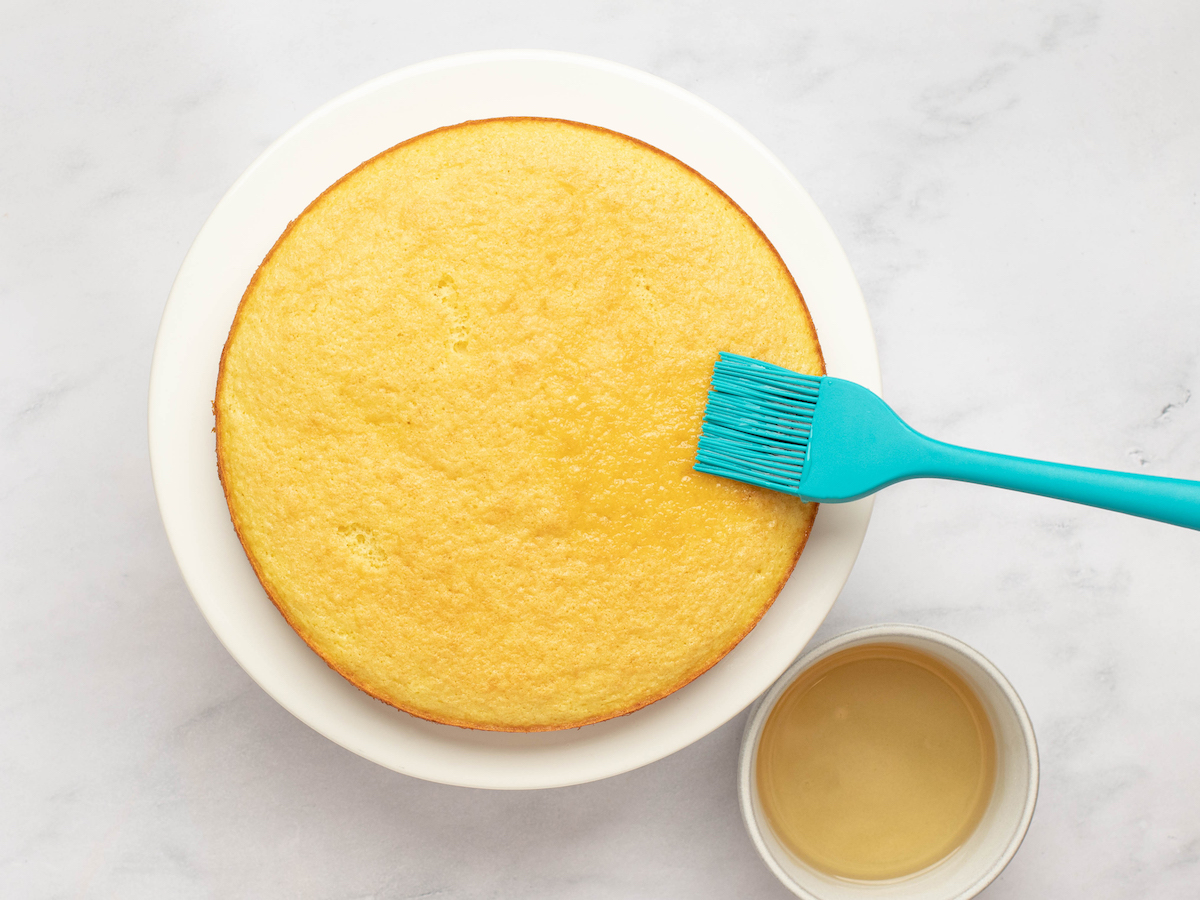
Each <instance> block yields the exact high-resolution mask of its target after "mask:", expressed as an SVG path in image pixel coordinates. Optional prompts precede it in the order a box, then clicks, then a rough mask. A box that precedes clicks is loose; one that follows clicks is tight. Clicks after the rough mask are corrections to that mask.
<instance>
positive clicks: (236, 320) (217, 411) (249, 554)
mask: <svg viewBox="0 0 1200 900" xmlns="http://www.w3.org/2000/svg"><path fill="white" fill-rule="evenodd" d="M482 122H561V123H563V124H566V125H573V126H577V127H581V128H589V129H591V130H593V131H599V132H603V133H605V134H610V135H614V136H616V137H618V138H621V139H623V140H625V141H628V142H630V143H631V144H637V145H639V146H641V147H644V148H646V149H647V150H650V151H652V152H653V153H657V154H658V155H659V156H663V157H666V158H667V159H669V160H671V161H672V162H674V163H676V164H677V165H680V166H683V168H685V169H686V170H687V171H689V172H691V173H692V174H693V175H695V176H696V177H697V178H699V179H700V180H701V181H703V182H704V183H705V184H707V185H708V186H709V187H711V188H712V189H713V190H714V191H716V192H717V193H718V194H720V195H721V196H722V197H724V198H725V200H726V201H727V202H728V203H729V205H730V206H732V207H733V208H734V209H736V210H737V211H738V212H739V213H741V214H742V216H744V217H745V219H746V221H747V222H749V223H750V225H751V226H752V227H753V228H754V230H755V231H757V232H758V235H759V237H761V238H762V239H763V241H765V242H766V245H767V246H768V247H769V248H770V249H771V252H772V253H774V254H775V258H776V259H778V260H779V263H780V265H782V266H783V270H784V272H786V273H787V277H788V280H789V281H790V282H791V284H792V287H793V288H795V290H796V295H797V296H798V297H799V298H800V308H801V310H802V311H803V312H804V316H805V318H806V319H808V324H809V328H811V329H812V333H813V335H814V336H815V335H816V333H817V329H816V326H815V325H814V324H813V320H812V315H811V314H810V313H809V311H808V305H807V304H806V303H805V302H804V295H803V294H802V293H801V292H800V287H799V285H797V284H796V279H795V278H793V277H792V273H791V270H790V269H788V267H787V263H785V262H784V260H783V257H782V256H780V255H779V251H778V250H776V249H775V245H774V244H772V243H771V239H770V238H768V237H767V236H766V234H764V233H763V230H762V229H761V228H759V227H758V223H757V222H755V221H754V220H753V219H752V218H751V217H750V216H749V214H747V212H746V211H745V210H744V209H742V208H741V207H740V206H739V205H738V204H737V203H736V202H735V201H734V199H733V198H732V197H730V196H729V195H728V194H726V193H725V192H724V191H723V190H721V188H720V187H718V186H717V185H715V184H713V182H711V181H709V180H708V179H707V178H705V177H704V176H703V175H702V174H701V173H699V172H697V171H696V170H695V169H693V168H692V167H691V166H689V165H688V164H687V163H685V162H683V161H681V160H679V159H676V158H675V157H674V156H672V155H671V154H669V153H667V152H666V151H664V150H660V149H659V148H658V147H655V146H653V145H652V144H647V143H646V142H645V141H640V140H638V139H637V138H634V137H630V136H629V135H627V134H622V133H621V132H619V131H613V130H612V129H609V128H602V127H601V126H599V125H589V124H587V123H586V122H574V121H571V120H570V119H554V118H546V117H541V116H499V117H497V118H493V119H470V120H467V121H465V122H459V123H458V124H457V125H444V126H443V127H441V128H435V129H433V130H432V131H426V132H423V133H421V134H418V135H416V136H415V137H411V138H409V139H408V140H406V141H401V142H400V143H398V144H396V145H395V146H392V147H389V148H388V149H386V150H384V151H382V152H381V153H377V154H376V155H375V156H372V157H371V158H370V159H368V160H366V161H365V162H363V163H362V164H361V165H359V166H357V167H355V168H354V169H352V170H351V171H349V172H347V173H346V174H345V175H343V176H342V177H341V178H339V179H338V180H337V181H335V182H334V183H333V184H331V185H330V186H329V187H327V188H326V189H325V190H324V191H322V192H321V194H320V195H319V196H317V197H316V198H315V199H314V200H313V201H312V202H311V203H309V204H308V206H306V207H305V208H304V210H303V212H301V213H300V215H298V216H296V218H295V219H292V221H290V222H289V223H288V226H287V228H285V229H284V231H283V234H281V235H280V236H279V239H278V240H276V241H275V243H274V244H273V245H272V246H271V249H270V251H269V252H268V253H267V255H266V256H264V257H263V261H262V262H261V263H259V266H258V268H257V269H255V271H254V276H253V277H252V278H251V279H250V283H249V284H248V285H247V286H246V290H245V292H244V293H243V294H242V299H241V300H240V301H239V302H238V308H237V313H236V314H235V315H234V317H233V324H232V325H231V326H230V328H229V337H228V338H226V340H225V346H224V348H223V349H222V350H221V364H220V367H219V368H218V370H217V385H216V387H217V390H216V396H215V398H214V399H213V404H212V410H213V418H214V421H215V425H214V428H213V430H214V431H215V432H216V435H217V475H218V477H219V478H220V479H221V488H222V490H223V491H224V493H225V504H226V506H227V507H228V508H229V518H230V520H231V521H232V522H233V529H234V531H235V532H237V536H238V540H239V541H240V542H241V544H242V549H243V550H244V551H245V553H246V558H247V559H248V560H249V561H250V565H251V567H252V568H253V569H254V574H255V575H256V576H258V581H259V584H261V585H262V588H263V590H264V591H266V594H267V596H268V597H269V598H270V599H271V602H272V603H273V604H275V608H276V609H278V610H279V613H280V615H282V616H283V618H284V620H285V621H286V622H287V623H288V625H290V626H291V627H292V630H293V631H295V632H296V634H298V635H300V637H301V638H302V639H303V640H304V642H305V643H306V644H308V646H309V647H310V648H311V649H312V651H313V652H314V653H316V654H317V655H318V656H319V657H321V659H323V660H324V661H325V664H326V665H328V666H329V668H331V669H333V670H334V671H335V672H337V673H338V674H339V675H341V676H342V677H343V678H345V679H346V680H347V681H349V682H350V683H351V684H352V685H354V686H355V687H356V688H358V689H359V690H360V691H362V692H363V693H365V694H369V695H370V696H372V697H374V698H375V699H376V700H379V701H380V702H382V703H386V704H387V705H388V706H391V707H394V708H395V709H399V710H401V711H402V712H406V713H409V714H410V715H413V716H416V717H417V718H420V719H426V720H428V721H430V722H437V723H439V724H441V725H455V726H458V727H460V728H471V729H475V730H479V731H507V732H535V731H563V730H566V729H568V728H582V727H583V726H584V725H594V724H596V723H597V722H604V721H606V720H608V719H615V718H617V717H618V716H627V715H629V714H630V713H634V712H637V711H638V710H639V709H642V708H643V707H646V706H649V705H650V704H651V703H654V702H656V701H658V700H661V699H663V698H664V697H667V696H669V695H670V694H673V693H675V691H677V690H679V689H680V688H682V687H684V686H685V685H687V684H690V683H691V682H692V681H695V680H696V679H697V678H699V677H700V676H701V675H703V674H704V673H705V672H707V671H708V670H709V669H711V668H712V667H713V666H715V665H716V664H717V663H719V662H720V661H721V660H722V659H724V658H725V656H726V655H727V654H728V653H729V652H730V651H731V650H733V648H734V647H736V646H737V645H738V644H740V643H741V642H742V640H743V638H745V637H746V635H748V634H749V633H750V632H751V631H752V630H753V629H754V627H755V626H756V625H757V624H758V623H759V621H760V620H761V619H762V617H763V616H764V615H766V613H767V610H768V609H770V608H771V606H772V605H774V603H775V600H776V598H777V597H778V596H779V592H780V591H782V590H783V587H784V585H785V584H787V581H788V579H789V578H790V577H791V575H792V572H793V571H794V570H795V568H796V563H798V562H799V561H800V554H801V553H803V552H804V547H805V545H806V544H807V543H808V537H809V535H810V534H811V533H812V523H813V521H815V519H816V512H815V510H814V513H813V518H812V519H810V520H809V524H808V528H806V529H805V531H804V534H803V536H802V537H801V539H800V544H799V546H798V547H797V548H796V555H795V556H794V557H793V558H792V564H791V565H790V566H788V569H787V572H785V573H784V576H783V578H782V579H780V582H779V586H778V587H777V588H776V589H775V593H774V594H772V595H771V599H770V600H768V601H767V602H766V603H764V604H763V606H762V609H761V610H759V613H758V615H757V616H755V617H754V620H753V621H752V622H751V623H750V624H749V625H748V626H747V627H746V629H745V630H744V631H743V632H742V633H741V634H739V635H738V636H737V638H736V639H734V640H733V641H731V642H730V644H729V645H728V646H727V647H725V649H723V650H721V651H720V652H719V653H717V654H716V655H715V656H714V657H713V658H712V659H711V660H709V661H708V662H706V663H704V664H703V665H701V666H699V667H698V668H697V669H696V670H695V671H694V672H692V673H690V674H688V675H686V676H684V677H683V678H682V679H681V680H680V681H679V682H678V683H677V684H674V685H672V686H671V687H669V688H667V689H666V690H664V691H662V693H660V694H657V695H655V696H653V697H651V698H649V699H647V700H643V701H641V702H639V703H635V704H633V705H632V706H629V707H627V708H625V709H619V710H616V711H615V712H610V713H604V714H602V715H598V716H592V717H590V718H587V719H581V720H578V721H573V722H566V723H563V724H558V725H495V724H481V723H479V722H469V721H460V720H455V719H449V718H443V717H441V716H437V715H434V714H432V713H429V712H425V711H422V710H419V709H411V708H409V707H407V706H404V705H402V704H399V703H393V702H392V701H390V700H385V699H384V698H383V697H380V696H378V695H377V694H375V693H373V692H372V691H371V689H370V688H368V687H367V686H366V685H364V684H361V683H360V682H359V681H358V680H357V679H356V678H355V677H354V676H353V675H352V674H351V673H350V672H347V671H344V670H343V669H341V668H339V667H338V666H337V665H336V664H335V663H334V662H332V661H331V660H330V659H329V658H328V657H326V656H325V654H323V653H322V652H321V650H320V648H318V647H317V646H316V644H315V643H314V642H313V641H312V640H310V639H309V637H308V635H306V634H305V633H304V631H303V630H301V628H300V627H299V625H298V624H297V623H296V622H294V621H292V619H291V617H290V616H289V615H288V613H287V610H286V609H284V607H283V604H281V603H280V602H279V599H278V598H277V597H276V596H275V592H274V591H273V590H272V589H271V585H270V584H268V583H267V579H266V578H265V577H263V572H262V569H261V568H260V567H259V564H258V560H257V559H255V555H254V552H253V550H251V548H250V545H249V544H248V543H247V542H246V539H245V537H244V536H243V534H242V527H241V523H240V522H239V521H238V516H237V513H236V512H235V511H234V503H233V498H232V496H231V492H230V486H229V483H228V481H226V479H225V465H224V454H223V452H222V449H223V448H222V439H221V435H222V431H221V404H220V399H221V392H222V388H223V386H224V382H225V360H226V357H227V355H228V353H229V348H230V345H231V344H232V343H233V339H234V336H235V335H236V334H237V330H238V328H239V326H240V325H241V323H242V313H243V310H244V309H245V305H246V298H247V297H249V295H250V292H251V290H252V289H253V288H254V286H255V284H257V283H258V279H259V277H260V276H261V275H262V271H263V267H264V266H265V265H266V264H267V262H268V261H269V260H270V259H271V257H272V256H273V255H274V254H275V251H276V250H277V249H278V248H279V246H280V245H281V244H282V243H283V241H284V239H285V238H286V237H287V236H288V235H289V234H290V233H291V231H292V228H293V227H294V226H295V224H296V222H298V221H299V220H300V219H301V218H303V217H304V216H305V215H307V214H308V211H309V210H311V209H312V208H313V207H314V206H316V205H317V203H319V202H320V201H321V199H322V198H323V197H324V196H325V195H326V194H328V193H329V192H330V191H332V190H333V189H334V188H336V187H337V186H338V185H339V184H341V183H342V182H343V181H345V180H347V179H348V178H350V177H351V176H352V175H354V174H355V173H357V172H358V171H359V170H361V169H363V168H365V167H366V166H368V165H370V164H371V163H372V162H374V161H375V160H377V159H379V158H380V157H381V156H385V155H387V154H389V153H391V152H393V151H394V150H397V149H399V148H400V147H403V146H405V145H406V144H411V143H414V142H415V141H419V140H422V139H423V138H426V137H428V136H430V135H432V134H437V133H438V132H441V131H449V130H451V129H454V128H462V127H464V126H467V125H477V124H480V123H482ZM817 358H818V360H819V362H820V367H821V371H820V372H819V373H817V374H820V375H824V374H825V357H824V355H823V354H822V352H821V345H820V340H819V339H818V341H817Z"/></svg>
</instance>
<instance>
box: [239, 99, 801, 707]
mask: <svg viewBox="0 0 1200 900" xmlns="http://www.w3.org/2000/svg"><path fill="white" fill-rule="evenodd" d="M718 350H731V351H734V352H738V353H744V354H747V355H751V356H755V357H758V358H761V359H766V360H769V361H771V362H775V363H778V364H780V365H784V366H787V367H789V368H791V369H794V370H797V371H801V372H808V373H813V374H821V373H823V372H824V367H823V364H822V360H821V355H820V349H819V347H818V345H817V341H816V335H815V332H814V330H813V327H812V323H811V321H810V319H809V317H808V313H807V310H806V309H805V307H804V303H803V300H802V299H801V297H800V293H799V291H798V290H797V288H796V286H795V283H794V282H793V280H792V278H791V276H790V275H789V273H788V271H787V269H786V267H785V266H784V264H783V262H782V261H781V260H780V258H779V256H778V254H776V253H775V251H774V248H772V246H771V245H770V243H769V242H768V241H767V239H766V238H765V237H764V236H763V235H762V233H761V232H760V231H759V230H758V229H757V228H756V227H755V225H754V223H753V222H752V221H751V220H750V219H749V217H748V216H746V215H745V213H743V212H742V210H741V209H739V208H738V207H737V206H736V205H735V204H734V203H733V202H732V201H731V200H730V199H729V198H728V197H726V196H725V195H724V194H723V193H721V191H719V190H718V189H717V188H716V187H714V186H713V185H712V184H711V183H709V182H708V181H706V180H705V179H704V178H702V177H701V176H700V175H698V174H697V173H696V172H694V171H693V170H691V169H689V168H688V167H686V166H684V165H683V164H682V163H680V162H679V161H678V160H676V159H674V158H673V157H671V156H668V155H666V154H664V153H662V152H661V151H658V150H656V149H654V148H652V147H650V146H648V145H646V144H643V143H641V142H638V141H635V140H633V139H631V138H628V137H626V136H624V135H620V134H617V133H615V132H611V131H606V130H604V129H600V128H596V127H592V126H586V125H580V124H578V123H573V122H566V121H561V120H551V119H531V118H518V119H491V120H483V121H477V122H466V123H463V124H461V125H456V126H452V127H449V128H443V129H440V130H438V131H433V132H429V133H428V134H424V135H421V136H419V137H416V138H413V139H412V140H410V141H407V142H405V143H403V144H400V145H398V146H396V147H393V148H392V149H391V150H388V151H386V152H384V153H382V154H380V155H379V156H377V157H375V158H374V159H372V160H370V161H368V162H366V163H364V164H363V165H362V166H360V167H359V168H358V169H356V170H355V171H353V172H351V173H350V174H349V175H347V176H346V177H344V178H343V179H341V180H340V181H339V182H337V183H336V184H335V185H333V186H332V187H331V188H329V190H327V191H326V192H325V193H324V194H322V195H321V196H320V197H318V198H317V199H316V200H315V201H314V202H313V203H312V204H311V205H310V206H309V207H308V208H307V209H306V210H305V211H304V213H303V214H302V215H301V216H300V217H299V218H298V219H297V220H296V221H295V222H293V223H292V224H291V226H290V227H289V228H288V230H287V231H286V232H285V233H284V234H283V236H282V237H281V238H280V239H279V241H278V242H277V243H276V245H275V247H274V248H273V249H272V250H271V252H270V254H269V255H268V256H267V258H266V259H265V260H264V261H263V264H262V266H261V267H260V268H259V270H258V271H257V272H256V273H255V275H254V278H253V280H252V281H251V283H250V286H249V287H248V288H247V290H246V293H245V296H244V297H243V299H242V303H241V306H240V307H239V309H238V313H237V317H236V319H235V321H234V324H233V328H232V329H231V331H230V335H229V340H228V342H227V344H226V347H225V352H224V355H223V356H222V359H221V374H220V378H219V381H218V385H217V397H216V404H215V410H216V415H217V454H218V460H219V465H220V472H221V479H222V483H223V485H224V487H225V494H226V498H227V500H228V503H229V509H230V513H231V515H232V518H233V522H234V525H235V527H236V528H237V531H238V535H239V537H240V538H241V541H242V544H243V546H244V547H245V549H246V553H247V556H248V557H249V559H250V561H251V563H252V564H253V566H254V568H255V570H256V572H257V573H258V576H259V579H260V581H261V582H262V584H263V587H264V588H265V589H266V591H267V593H268V594H269V595H270V597H271V599H272V600H273V601H274V603H275V604H276V606H278V607H279V609H280V611H281V612H282V613H283V615H284V616H285V617H286V618H287V620H288V622H289V623H291V625H292V626H293V627H294V628H295V629H296V631H297V632H298V633H299V634H300V636H301V637H303V638H304V640H305V641H307V642H308V643H309V645H310V646H311V647H312V648H313V649H314V650H315V651H316V652H318V653H319V654H320V655H321V656H322V657H323V658H324V659H325V660H326V661H327V662H328V663H329V664H330V665H331V666H332V667H333V668H335V669H336V670H337V671H339V672H341V673H342V674H343V675H344V676H345V677H346V678H348V679H349V680H350V681H351V682H353V683H354V684H356V685H357V686H358V687H360V688H362V689H363V690H364V691H367V692H368V693H370V694H372V695H374V696H375V697H378V698H379V699H381V700H384V701H385V702H387V703H390V704H392V705H394V706H396V707H399V708H400V709H403V710H407V711H408V712H411V713H413V714H415V715H418V716H422V717H424V718H428V719H432V720H435V721H439V722H446V723H451V724H455V725H463V726H469V727H474V728H487V729H496V730H509V731H532V730H547V729H553V728H566V727H573V726H578V725H583V724H587V723H590V722H596V721H600V720H602V719H606V718H610V717H612V716H615V715H620V714H623V713H628V712H631V711H633V710H635V709H638V708H639V707H641V706H644V705H646V704H647V703H650V702H652V701H654V700H656V699H658V698H660V697H662V696H664V695H666V694H668V693H670V692H671V691H674V690H676V689H677V688H679V687H681V686H683V685H684V684H686V683H687V682H688V681H690V680H692V679H693V678H695V677H696V676H697V675H699V674H700V673H702V672H703V671H705V670H706V669H707V668H709V667H710V666H711V665H713V664H714V663H715V662H716V661H717V660H719V659H720V658H721V657H722V656H724V655H725V653H727V652H728V651H729V650H730V649H731V648H732V647H733V646H734V645H735V644H736V643H737V642H738V641H739V640H740V639H741V638H742V637H743V636H744V635H745V634H746V633H747V632H748V631H749V629H750V628H751V627H753V625H754V624H755V622H757V621H758V619H759V617H760V616H761V615H762V614H763V612H764V611H765V610H766V608H767V607H768V606H769V605H770V603H771V601H772V600H773V599H774V597H775V595H776V593H777V592H778V591H779V589H780V588H781V587H782V585H783V582H784V581H785V580H786V578H787V576H788V574H789V573H790V571H791V569H792V567H793V566H794V564H795V561H796V558H797V557H798V555H799V552H800V550H801V548H802V547H803V544H804V541H805V539H806V537H807V535H808V531H809V528H810V526H811V523H812V517H813V514H814V512H815V507H813V506H811V505H805V504H802V503H800V502H799V501H798V500H797V499H796V498H793V497H788V496H784V495H781V494H775V493H772V492H769V491H765V490H760V489H757V488H752V487H748V486H746V485H742V484H738V483H735V482H732V481H726V480H723V479H719V478H714V477H711V476H708V475H702V474H698V473H696V472H693V471H692V468H691V466H692V460H693V457H694V451H695V445H696V439H697V435H698V434H699V430H700V420H701V418H702V414H703V408H704V402H705V396H706V392H707V386H708V378H709V375H710V372H711V368H712V363H713V360H714V359H715V357H716V354H717V351H718Z"/></svg>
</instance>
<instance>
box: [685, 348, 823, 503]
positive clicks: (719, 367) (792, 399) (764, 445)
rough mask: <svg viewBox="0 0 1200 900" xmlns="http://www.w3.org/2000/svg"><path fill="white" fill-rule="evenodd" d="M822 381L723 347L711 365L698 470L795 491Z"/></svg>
mask: <svg viewBox="0 0 1200 900" xmlns="http://www.w3.org/2000/svg"><path fill="white" fill-rule="evenodd" d="M820 387H821V379H820V378H818V377H816V376H813V375H801V374H799V373H797V372H792V371H790V370H788V369H784V368H782V367H780V366H776V365H772V364H771V363H765V362H761V361H760V360H757V359H750V358H749V357H746V356H738V355H737V354H736V353H722V354H721V356H720V358H719V359H718V360H717V363H716V365H715V366H714V367H713V377H712V387H711V389H710V390H709V392H708V405H707V406H706V407H705V410H704V425H703V429H702V431H701V435H700V444H699V447H698V448H697V451H696V464H695V469H696V471H698V472H708V473H709V474H711V475H721V476H723V477H725V478H734V479H737V480H738V481H744V482H746V483H748V484H756V485H759V486H760V487H765V488H770V489H771V490H775V491H783V492H785V493H789V494H797V495H799V493H800V476H801V475H802V474H803V472H804V462H805V460H806V459H807V458H808V439H809V435H811V433H812V421H813V413H814V412H815V411H816V408H817V393H818V391H819V390H820Z"/></svg>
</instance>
